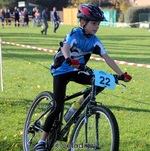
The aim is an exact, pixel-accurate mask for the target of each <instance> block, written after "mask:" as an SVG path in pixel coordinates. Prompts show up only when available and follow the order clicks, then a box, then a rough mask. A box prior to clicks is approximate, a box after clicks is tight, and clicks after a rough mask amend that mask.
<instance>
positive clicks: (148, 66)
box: [2, 41, 150, 68]
mask: <svg viewBox="0 0 150 151" xmlns="http://www.w3.org/2000/svg"><path fill="white" fill-rule="evenodd" d="M2 43H3V44H8V45H13V46H19V47H24V48H31V49H35V50H40V51H45V52H50V53H56V52H57V51H56V50H50V49H46V48H39V47H35V46H29V45H22V44H16V43H12V42H4V41H2ZM90 59H92V60H97V61H105V60H104V59H102V58H96V57H90ZM114 61H115V62H116V63H117V64H123V65H129V66H137V67H143V68H150V65H148V64H137V63H132V62H125V61H119V60H114Z"/></svg>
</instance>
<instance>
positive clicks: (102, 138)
mask: <svg viewBox="0 0 150 151" xmlns="http://www.w3.org/2000/svg"><path fill="white" fill-rule="evenodd" d="M96 119H97V120H98V122H99V125H98V126H97V127H98V128H97V129H98V132H97V131H96V127H95V128H94V127H93V126H94V125H95V126H96V124H95V123H96V122H95V121H96ZM87 123H88V124H87V138H88V140H87V141H86V138H85V137H84V136H86V135H85V134H86V132H85V127H84V125H86V124H85V115H82V116H81V117H80V118H79V120H78V121H77V123H76V125H75V127H74V130H73V132H72V134H71V138H70V143H69V145H68V146H70V148H69V149H68V151H75V150H77V151H80V150H82V151H84V150H86V151H87V150H94V149H95V150H100V151H118V150H119V127H118V123H117V120H116V118H115V116H114V114H113V113H112V112H111V111H110V110H109V109H108V108H107V107H104V106H96V107H93V108H92V109H91V110H90V112H89V113H88V122H87ZM97 137H98V139H99V142H97V141H96V138H97Z"/></svg>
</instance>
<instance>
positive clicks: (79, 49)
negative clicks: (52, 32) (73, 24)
mask: <svg viewBox="0 0 150 151" xmlns="http://www.w3.org/2000/svg"><path fill="white" fill-rule="evenodd" d="M63 44H69V45H70V46H71V49H70V52H71V58H74V59H77V60H79V62H80V64H84V65H86V63H87V62H88V60H89V59H90V56H91V54H98V55H100V56H102V55H103V54H106V50H105V48H104V47H103V44H102V43H101V41H100V40H99V39H98V37H97V36H95V35H89V36H87V35H85V34H84V32H83V29H82V28H75V29H73V30H72V31H71V32H70V33H69V34H68V35H67V36H66V37H65V39H64V41H63V43H62V45H63ZM76 70H78V69H76V68H72V67H71V66H70V65H69V64H67V63H66V62H65V58H64V56H63V54H62V51H61V48H60V49H59V50H58V52H57V54H56V55H55V57H54V63H53V64H52V66H51V73H52V74H53V76H56V75H59V74H64V73H67V72H72V71H76Z"/></svg>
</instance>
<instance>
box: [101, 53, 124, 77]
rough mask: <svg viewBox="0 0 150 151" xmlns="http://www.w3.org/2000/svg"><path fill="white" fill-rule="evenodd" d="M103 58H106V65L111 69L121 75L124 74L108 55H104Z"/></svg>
mask: <svg viewBox="0 0 150 151" xmlns="http://www.w3.org/2000/svg"><path fill="white" fill-rule="evenodd" d="M102 57H103V58H104V60H105V61H106V63H107V64H108V65H109V67H110V68H111V69H113V70H114V71H115V72H116V73H118V74H119V75H122V74H123V72H122V70H121V69H120V68H119V67H118V65H117V64H116V63H115V61H114V60H113V59H112V58H110V57H109V56H108V54H104V55H102Z"/></svg>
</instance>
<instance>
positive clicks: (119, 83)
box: [117, 82, 128, 88]
mask: <svg viewBox="0 0 150 151" xmlns="http://www.w3.org/2000/svg"><path fill="white" fill-rule="evenodd" d="M117 84H118V85H122V86H123V87H125V88H128V87H127V86H126V85H125V84H123V83H121V82H118V83H117Z"/></svg>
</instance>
